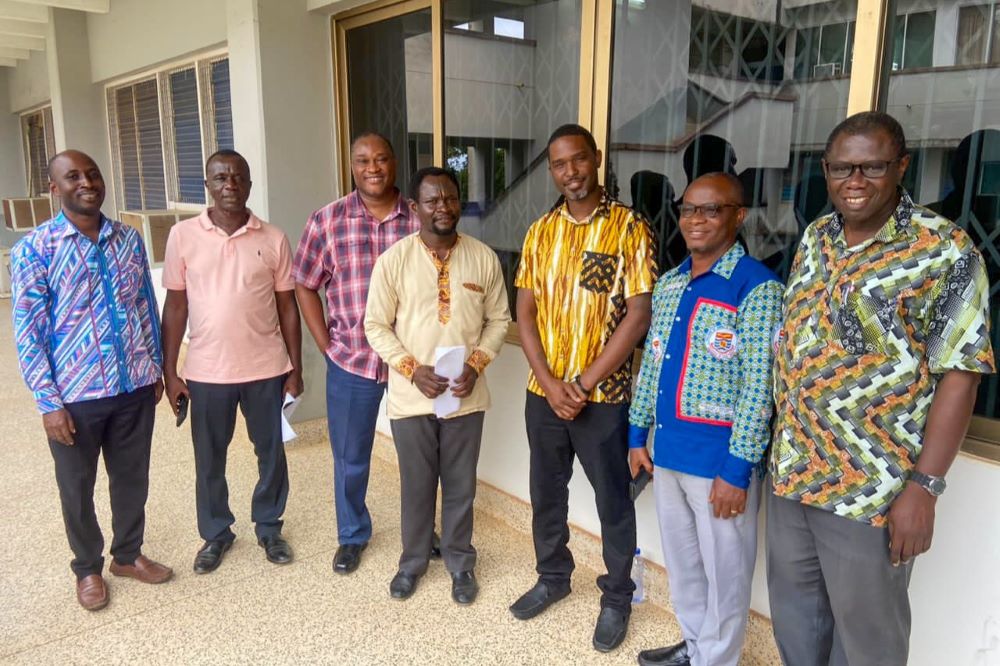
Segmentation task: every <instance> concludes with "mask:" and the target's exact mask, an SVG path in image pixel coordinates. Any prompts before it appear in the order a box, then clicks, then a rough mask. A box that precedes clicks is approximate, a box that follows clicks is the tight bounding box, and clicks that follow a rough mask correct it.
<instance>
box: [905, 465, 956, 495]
mask: <svg viewBox="0 0 1000 666" xmlns="http://www.w3.org/2000/svg"><path fill="white" fill-rule="evenodd" d="M910 481H913V482H914V483H915V484H917V485H918V486H920V487H921V488H923V489H924V490H926V491H927V492H929V493H930V494H931V495H933V496H934V497H938V496H940V495H941V493H943V492H944V490H945V488H947V487H948V484H947V483H945V480H944V477H943V476H931V475H930V474H922V473H921V472H918V471H916V470H914V471H912V472H910Z"/></svg>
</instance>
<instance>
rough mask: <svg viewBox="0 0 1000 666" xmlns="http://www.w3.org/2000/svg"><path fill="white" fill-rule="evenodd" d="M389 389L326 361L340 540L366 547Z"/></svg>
mask: <svg viewBox="0 0 1000 666" xmlns="http://www.w3.org/2000/svg"><path fill="white" fill-rule="evenodd" d="M384 393H385V384H384V383H379V382H377V381H375V380H373V379H365V378H364V377H359V376H358V375H355V374H353V373H351V372H348V371H347V370H344V369H343V368H341V367H340V366H338V365H337V364H336V363H334V362H333V361H331V360H330V359H329V358H327V359H326V420H327V428H328V429H329V432H330V448H331V449H332V450H333V496H334V501H335V502H336V508H337V539H338V541H339V542H340V543H341V544H361V543H367V542H368V540H369V539H370V538H371V536H372V519H371V516H370V515H369V514H368V507H367V506H366V505H365V495H367V493H368V472H369V469H370V468H371V460H372V444H373V442H374V441H375V421H376V420H377V419H378V407H379V404H381V402H382V394H384Z"/></svg>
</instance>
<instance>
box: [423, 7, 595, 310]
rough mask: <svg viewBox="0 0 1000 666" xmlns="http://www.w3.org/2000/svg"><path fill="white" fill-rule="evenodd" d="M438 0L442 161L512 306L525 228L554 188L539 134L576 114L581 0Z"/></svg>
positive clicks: (465, 219) (467, 228)
mask: <svg viewBox="0 0 1000 666" xmlns="http://www.w3.org/2000/svg"><path fill="white" fill-rule="evenodd" d="M442 8H443V12H444V24H445V30H444V93H445V103H444V108H445V114H444V115H445V160H446V163H447V166H448V167H450V168H451V169H453V170H454V171H455V172H456V174H457V175H458V177H459V182H460V184H461V189H462V193H461V194H462V202H463V214H462V221H461V226H460V228H461V230H462V231H463V232H465V233H468V234H470V235H472V236H476V237H478V238H480V239H481V240H483V241H484V242H486V243H487V244H489V245H490V246H491V247H493V248H494V249H495V250H496V252H497V255H498V256H499V257H500V262H501V264H502V265H503V268H504V274H505V276H506V279H507V291H508V295H509V296H510V297H511V312H513V311H514V307H513V299H514V296H515V292H516V290H515V289H514V288H513V282H514V280H513V278H514V273H515V272H516V270H517V263H518V260H519V258H520V251H521V245H522V244H523V241H524V234H525V232H526V231H527V229H528V227H529V226H530V225H531V223H532V222H533V221H534V220H535V219H536V218H537V217H538V216H539V215H541V213H542V212H544V211H545V210H548V208H549V207H551V205H552V204H553V203H554V202H555V200H556V198H557V197H558V196H559V193H558V192H557V191H556V189H555V187H554V186H553V185H552V179H551V178H550V177H549V172H548V169H547V168H546V166H547V162H546V159H545V148H546V143H547V142H548V137H549V135H550V134H551V133H552V131H553V130H554V129H555V128H556V127H558V126H559V125H562V124H564V123H572V122H576V121H577V119H578V116H579V110H578V104H579V102H578V97H579V94H578V89H579V80H580V26H581V10H580V3H579V2H577V1H575V0H534V1H532V0H504V1H494V0H445V2H444V3H443V6H442ZM511 26H517V35H512V34H511V33H512V32H514V30H513V29H511ZM514 37H516V38H514Z"/></svg>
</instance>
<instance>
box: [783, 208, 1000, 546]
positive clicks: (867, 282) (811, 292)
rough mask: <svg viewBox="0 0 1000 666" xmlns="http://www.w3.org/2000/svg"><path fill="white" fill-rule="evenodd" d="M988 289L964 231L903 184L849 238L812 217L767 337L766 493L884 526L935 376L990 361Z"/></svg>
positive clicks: (987, 369) (981, 368)
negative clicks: (770, 417)
mask: <svg viewBox="0 0 1000 666" xmlns="http://www.w3.org/2000/svg"><path fill="white" fill-rule="evenodd" d="M988 293H989V284H988V282H987V277H986V269H985V266H984V263H983V258H982V256H981V255H980V254H979V252H978V250H976V248H975V245H974V244H973V242H972V240H971V239H970V238H969V236H968V235H967V234H966V233H965V232H964V231H962V230H961V229H960V228H958V227H957V226H955V225H954V224H952V223H951V222H949V221H948V220H946V219H944V218H943V217H939V216H938V215H936V214H935V213H933V212H931V211H930V210H927V209H926V208H922V207H920V206H917V205H915V204H914V203H913V201H912V199H910V196H909V195H908V194H907V193H906V192H903V193H902V196H901V198H900V202H899V205H898V207H897V208H896V210H895V212H894V213H893V215H892V216H891V217H890V218H889V220H888V221H887V222H886V224H885V226H883V227H882V229H881V230H880V231H879V232H878V234H876V235H875V236H874V237H873V238H871V239H869V240H867V241H865V242H863V243H860V244H858V245H856V246H854V247H847V243H846V241H845V238H844V224H843V220H842V218H841V217H840V215H839V214H838V213H836V212H835V213H832V214H830V215H827V216H825V217H822V218H820V219H818V220H816V221H815V222H814V223H813V224H811V225H810V226H809V228H808V229H806V231H805V235H804V236H803V238H802V243H801V245H800V246H799V249H798V252H797V254H796V256H795V261H794V263H793V264H792V270H791V275H790V277H789V281H788V287H787V289H786V291H785V299H784V308H783V324H782V328H781V329H779V330H778V331H776V332H775V336H774V344H775V347H776V359H777V365H776V368H775V403H776V404H775V415H776V423H775V435H774V444H773V448H772V451H771V460H770V470H771V475H772V480H773V483H774V492H775V494H777V495H778V496H780V497H785V498H788V499H791V500H796V501H799V502H801V503H803V504H808V505H811V506H815V507H817V508H819V509H823V510H826V511H831V512H833V513H835V514H837V515H839V516H843V517H845V518H849V519H852V520H857V521H860V522H864V523H869V524H871V525H874V526H884V525H885V517H886V513H887V512H888V510H889V506H890V504H891V503H892V500H893V499H894V498H895V497H896V495H897V494H898V493H899V492H900V491H901V490H902V488H903V485H904V484H905V482H906V479H907V476H908V475H909V472H910V470H912V469H913V466H914V464H915V463H916V461H917V458H918V457H919V455H920V450H921V446H922V444H923V432H924V424H925V423H926V421H927V414H928V412H929V410H930V406H931V401H932V400H933V398H934V389H935V386H936V384H937V380H938V379H939V378H940V377H941V375H942V374H944V373H945V372H948V371H949V370H966V371H970V372H978V373H992V372H994V371H995V368H996V365H995V361H994V358H993V351H992V349H991V347H990V337H989V312H988V309H989V297H988Z"/></svg>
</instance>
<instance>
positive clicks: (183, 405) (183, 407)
mask: <svg viewBox="0 0 1000 666" xmlns="http://www.w3.org/2000/svg"><path fill="white" fill-rule="evenodd" d="M187 415H188V397H187V396H186V395H184V394H183V393H182V394H181V395H180V397H179V398H177V427H178V428H180V427H181V424H182V423H184V419H186V418H187Z"/></svg>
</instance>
